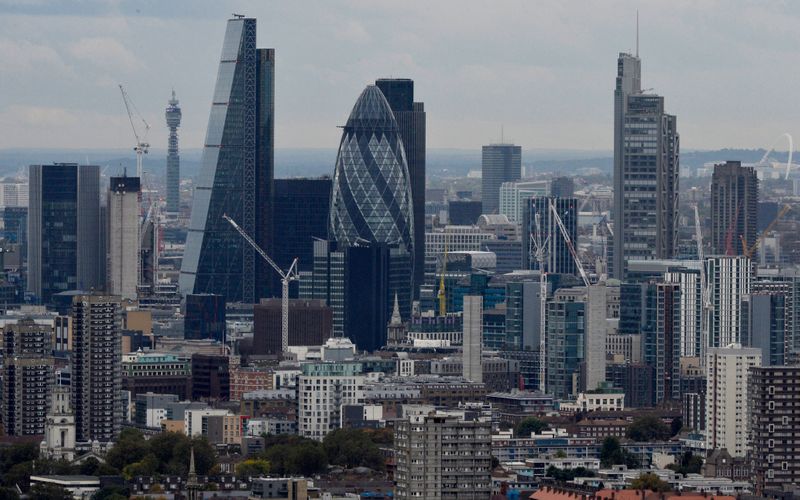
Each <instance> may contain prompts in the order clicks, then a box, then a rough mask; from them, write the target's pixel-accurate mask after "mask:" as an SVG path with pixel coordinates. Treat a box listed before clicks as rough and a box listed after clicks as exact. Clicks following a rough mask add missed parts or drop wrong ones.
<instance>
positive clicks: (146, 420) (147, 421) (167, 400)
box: [133, 392, 179, 429]
mask: <svg viewBox="0 0 800 500" xmlns="http://www.w3.org/2000/svg"><path fill="white" fill-rule="evenodd" d="M178 401H179V398H178V396H176V395H175V394H155V393H152V392H148V393H145V394H137V395H136V401H135V402H134V405H135V406H134V414H133V422H134V423H135V424H136V425H137V426H140V427H149V428H151V429H160V428H161V421H162V420H165V419H166V418H167V407H168V405H170V404H172V403H177V402H178Z"/></svg>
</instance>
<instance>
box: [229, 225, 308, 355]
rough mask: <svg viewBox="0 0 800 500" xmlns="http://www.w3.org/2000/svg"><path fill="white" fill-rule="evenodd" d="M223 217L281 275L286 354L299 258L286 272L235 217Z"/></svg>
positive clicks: (282, 338)
mask: <svg viewBox="0 0 800 500" xmlns="http://www.w3.org/2000/svg"><path fill="white" fill-rule="evenodd" d="M222 218H223V219H225V220H226V221H228V222H229V223H230V225H231V226H233V228H234V229H236V231H237V232H238V233H239V234H240V235H242V238H244V240H245V241H246V242H247V243H249V244H250V246H251V247H253V249H254V250H255V251H256V252H258V254H259V255H261V257H262V258H263V259H264V260H266V261H267V263H268V264H269V265H270V266H272V269H274V270H275V272H276V273H278V275H279V276H280V277H281V352H282V353H283V354H284V355H286V353H287V352H289V283H290V282H292V281H295V280H298V279H300V275H299V273H298V272H297V259H294V260H293V261H292V265H291V266H289V269H288V270H286V271H285V272H284V271H283V270H281V268H280V267H278V264H276V263H275V261H273V260H272V259H271V258H270V257H269V255H267V252H265V251H264V250H262V248H261V247H260V246H258V243H256V242H255V241H253V238H251V237H250V235H249V234H247V233H246V232H245V230H244V229H242V228H241V227H239V224H237V223H236V222H235V221H234V220H233V219H231V218H230V217H228V216H227V214H226V215H223V216H222Z"/></svg>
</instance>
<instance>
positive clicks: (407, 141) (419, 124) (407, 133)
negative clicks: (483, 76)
mask: <svg viewBox="0 0 800 500" xmlns="http://www.w3.org/2000/svg"><path fill="white" fill-rule="evenodd" d="M375 85H376V86H377V87H378V88H379V89H380V90H381V92H382V93H383V95H384V96H385V97H386V101H387V102H388V103H389V107H390V108H392V113H394V119H395V120H396V121H397V126H398V128H399V129H400V138H401V139H402V140H403V148H404V150H405V154H406V162H407V164H408V181H409V184H411V200H412V205H413V213H414V243H415V245H414V263H415V266H414V297H415V298H416V297H418V295H419V287H420V285H422V282H423V277H424V268H423V266H422V262H424V260H425V244H424V242H425V143H426V141H425V139H426V137H425V103H423V102H414V80H410V79H406V78H381V79H379V80H376V81H375Z"/></svg>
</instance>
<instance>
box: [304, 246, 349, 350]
mask: <svg viewBox="0 0 800 500" xmlns="http://www.w3.org/2000/svg"><path fill="white" fill-rule="evenodd" d="M344 259H345V254H344V252H342V251H339V250H337V248H336V243H335V242H331V241H327V240H315V241H314V262H313V269H312V271H301V272H300V294H299V295H300V298H301V299H304V300H309V299H317V300H322V301H324V302H325V304H327V305H328V306H329V307H330V308H331V310H332V312H333V336H334V337H341V336H343V335H344Z"/></svg>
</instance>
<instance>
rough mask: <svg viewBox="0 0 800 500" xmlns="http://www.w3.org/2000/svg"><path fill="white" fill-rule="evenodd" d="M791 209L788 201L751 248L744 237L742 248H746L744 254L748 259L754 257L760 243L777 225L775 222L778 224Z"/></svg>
mask: <svg viewBox="0 0 800 500" xmlns="http://www.w3.org/2000/svg"><path fill="white" fill-rule="evenodd" d="M791 209H792V207H791V205H789V204H788V203H787V204H786V205H784V206H783V208H781V210H780V212H778V215H777V216H776V217H775V218H774V219H773V220H772V222H770V223H769V226H767V228H766V229H764V231H762V233H761V236H759V237H758V238H756V241H755V242H754V243H753V245H752V246H751V247H749V248H748V247H747V242H746V241H745V240H744V236H743V237H742V248H743V249H744V254H745V256H746V257H747V258H748V259H749V258H752V257H753V254H754V253H755V251H756V249H758V245H760V244H761V242H762V241H764V238H766V236H767V234H769V232H770V231H772V228H773V227H775V224H777V223H778V221H779V220H781V219H782V218H783V216H784V215H786V214H787V213H788V212H789V210H791Z"/></svg>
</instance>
